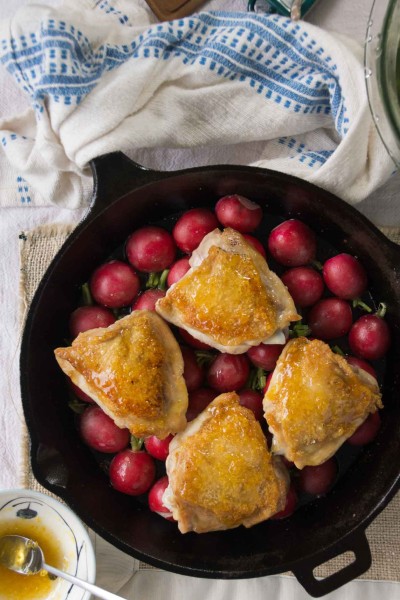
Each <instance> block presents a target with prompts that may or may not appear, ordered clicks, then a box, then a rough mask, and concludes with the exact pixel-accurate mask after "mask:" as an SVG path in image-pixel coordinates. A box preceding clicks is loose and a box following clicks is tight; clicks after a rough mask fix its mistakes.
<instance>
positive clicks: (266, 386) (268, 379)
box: [263, 371, 274, 396]
mask: <svg viewBox="0 0 400 600" xmlns="http://www.w3.org/2000/svg"><path fill="white" fill-rule="evenodd" d="M273 374H274V372H273V371H271V373H270V374H269V375H268V377H267V381H266V382H265V385H264V389H263V394H264V396H265V394H266V393H267V391H268V388H269V384H270V383H271V379H272V376H273Z"/></svg>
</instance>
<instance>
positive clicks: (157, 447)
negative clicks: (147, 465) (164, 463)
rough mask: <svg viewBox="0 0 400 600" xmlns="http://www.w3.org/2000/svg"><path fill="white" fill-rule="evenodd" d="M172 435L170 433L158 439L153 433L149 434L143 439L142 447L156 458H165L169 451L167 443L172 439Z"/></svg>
mask: <svg viewBox="0 0 400 600" xmlns="http://www.w3.org/2000/svg"><path fill="white" fill-rule="evenodd" d="M173 437H174V436H173V435H172V434H170V435H168V436H167V437H166V438H164V439H163V440H160V438H158V437H157V436H155V435H150V436H149V437H147V438H146V439H145V440H144V447H145V448H146V450H147V452H148V453H149V454H150V455H151V456H152V457H153V458H157V460H166V459H167V456H168V453H169V445H170V443H171V440H172V439H173Z"/></svg>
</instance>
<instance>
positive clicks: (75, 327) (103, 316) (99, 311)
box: [69, 306, 115, 338]
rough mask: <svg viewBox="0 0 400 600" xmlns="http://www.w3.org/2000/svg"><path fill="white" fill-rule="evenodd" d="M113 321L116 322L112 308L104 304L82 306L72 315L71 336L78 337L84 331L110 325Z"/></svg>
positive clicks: (70, 321) (70, 323)
mask: <svg viewBox="0 0 400 600" xmlns="http://www.w3.org/2000/svg"><path fill="white" fill-rule="evenodd" d="M113 323H115V317H114V315H113V313H112V312H111V310H108V309H107V308H104V307H103V306H80V307H79V308H76V309H75V310H74V311H73V313H72V314H71V316H70V319H69V330H70V332H71V336H72V337H73V338H76V336H77V335H78V334H79V333H82V332H83V331H88V330H89V329H96V328H97V327H108V326H109V325H112V324H113Z"/></svg>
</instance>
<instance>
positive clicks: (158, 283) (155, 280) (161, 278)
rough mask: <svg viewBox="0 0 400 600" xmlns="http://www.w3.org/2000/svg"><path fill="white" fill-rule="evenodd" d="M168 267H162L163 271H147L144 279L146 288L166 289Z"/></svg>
mask: <svg viewBox="0 0 400 600" xmlns="http://www.w3.org/2000/svg"><path fill="white" fill-rule="evenodd" d="M168 273H169V269H164V271H160V272H158V273H156V272H155V271H153V272H152V273H149V276H148V278H147V281H146V288H147V289H152V288H158V289H159V290H163V291H164V290H166V289H167V277H168Z"/></svg>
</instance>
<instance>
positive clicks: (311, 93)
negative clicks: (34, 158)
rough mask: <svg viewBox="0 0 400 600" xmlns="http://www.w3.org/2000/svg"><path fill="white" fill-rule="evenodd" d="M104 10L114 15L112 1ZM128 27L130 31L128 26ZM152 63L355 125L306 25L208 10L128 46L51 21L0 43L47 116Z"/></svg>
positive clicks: (1, 54)
mask: <svg viewBox="0 0 400 600" xmlns="http://www.w3.org/2000/svg"><path fill="white" fill-rule="evenodd" d="M98 8H100V9H101V10H105V11H106V12H109V13H112V14H113V15H114V13H115V10H112V7H111V5H110V4H109V3H108V2H107V0H102V2H99V3H98ZM121 14H122V13H121ZM114 16H115V15H114ZM121 24H124V25H127V22H126V20H125V19H124V23H121ZM128 27H129V24H128ZM128 27H127V28H125V29H124V31H125V32H126V31H128V30H129V29H128ZM125 35H126V33H125ZM146 58H149V59H150V58H151V59H154V58H159V59H160V60H180V61H182V62H183V63H184V64H186V65H193V64H196V65H199V66H200V68H205V69H209V70H210V71H212V72H213V73H215V74H216V75H220V76H222V77H225V78H230V79H231V80H238V81H240V82H243V85H246V86H248V87H249V88H250V89H251V90H253V91H254V93H257V94H261V95H264V97H265V98H266V100H272V101H274V102H275V103H277V104H279V105H280V106H281V107H282V109H283V110H288V111H292V112H296V113H303V114H306V115H307V114H310V115H312V114H314V113H322V114H326V115H327V114H330V113H332V118H333V119H334V122H335V126H336V128H337V131H338V132H339V134H340V135H344V134H345V132H346V131H347V128H348V126H349V124H348V122H346V121H348V119H346V117H345V115H346V108H345V102H344V98H343V96H342V93H341V87H340V82H339V81H338V76H337V67H336V65H335V64H333V61H332V59H331V57H330V56H328V55H327V54H326V53H325V52H324V50H323V48H320V47H317V45H316V42H315V41H314V40H312V39H310V37H309V36H308V35H307V33H306V32H304V31H303V30H302V28H301V25H300V24H298V23H293V22H292V21H290V20H289V19H285V18H284V17H279V16H275V15H274V16H265V15H257V14H248V13H225V12H213V13H210V12H203V13H199V14H197V15H195V16H192V17H188V18H186V19H180V20H176V21H171V22H167V23H161V24H157V25H154V26H152V27H149V28H148V29H147V30H146V31H145V32H144V33H143V34H141V35H140V36H138V37H137V38H135V39H134V40H132V42H130V43H129V44H124V45H111V44H104V45H101V46H100V47H98V48H97V49H96V50H94V49H93V48H92V46H91V44H90V41H89V39H88V38H87V37H86V36H85V35H84V33H83V32H82V31H80V30H78V29H77V28H76V27H74V26H73V25H70V24H68V23H66V22H65V21H55V20H54V19H50V20H48V21H47V22H43V23H42V25H41V29H40V31H38V32H35V33H31V34H29V35H25V36H21V37H20V38H11V39H5V40H2V41H1V42H0V61H1V63H2V64H3V65H5V66H6V67H7V69H8V70H9V72H10V73H11V74H13V75H14V76H15V77H16V79H17V81H18V83H20V84H23V86H24V89H25V90H26V91H27V92H28V93H29V94H30V95H31V97H32V99H33V100H34V101H35V102H36V107H37V108H38V110H43V102H44V99H45V98H46V96H51V97H52V98H53V99H54V100H55V101H57V102H64V103H65V104H72V103H78V102H80V101H81V100H82V98H84V97H85V96H86V95H87V94H88V93H89V92H90V91H91V90H92V89H93V88H94V87H95V86H96V85H97V83H98V82H99V80H100V78H101V76H102V74H103V73H104V72H105V71H111V70H113V69H115V68H118V67H119V66H120V65H121V64H124V63H125V62H126V61H127V60H136V59H140V60H143V59H146ZM314 158H315V160H319V159H318V158H316V157H314Z"/></svg>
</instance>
